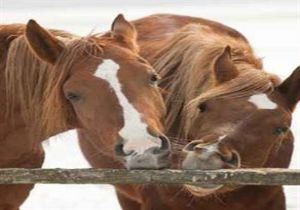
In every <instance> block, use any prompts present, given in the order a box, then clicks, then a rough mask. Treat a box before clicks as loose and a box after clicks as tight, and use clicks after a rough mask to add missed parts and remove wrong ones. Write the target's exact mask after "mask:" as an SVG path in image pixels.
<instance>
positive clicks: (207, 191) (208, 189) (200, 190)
mask: <svg viewBox="0 0 300 210" xmlns="http://www.w3.org/2000/svg"><path fill="white" fill-rule="evenodd" d="M222 187H223V185H206V186H201V187H200V186H194V185H185V188H186V190H187V191H188V192H190V193H191V194H192V195H194V196H197V197H204V196H208V195H211V194H213V193H215V192H216V191H217V190H219V189H221V188H222Z"/></svg>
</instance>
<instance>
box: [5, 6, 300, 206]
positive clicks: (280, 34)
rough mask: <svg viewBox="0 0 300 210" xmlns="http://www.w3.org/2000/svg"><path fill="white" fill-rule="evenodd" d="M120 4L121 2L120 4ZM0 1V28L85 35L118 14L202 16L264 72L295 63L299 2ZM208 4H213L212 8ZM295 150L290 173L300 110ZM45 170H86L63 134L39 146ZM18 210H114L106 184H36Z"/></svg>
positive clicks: (296, 191) (299, 144) (295, 192)
mask: <svg viewBox="0 0 300 210" xmlns="http://www.w3.org/2000/svg"><path fill="white" fill-rule="evenodd" d="M120 2H121V3H120ZM149 2H150V1H146V0H128V1H126V3H125V1H118V0H109V1H108V0H107V1H97V0H85V1H80V0H64V1H61V0H52V1H50V0H49V1H40V0H0V23H14V22H23V23H25V22H26V21H27V20H28V19H29V18H34V19H36V20H37V21H38V22H39V23H41V24H42V25H44V26H47V27H52V28H60V29H64V30H69V31H71V32H74V33H77V34H81V35H86V34H88V33H89V32H90V31H91V30H92V29H96V31H99V32H100V31H104V30H107V29H109V27H110V24H111V21H112V20H113V18H114V17H115V16H116V15H117V14H118V13H123V14H125V15H126V17H128V18H129V19H135V18H139V17H142V16H145V15H148V14H153V13H177V14H187V15H194V16H201V17H206V18H209V19H214V20H217V21H220V22H222V23H225V24H227V25H229V26H232V27H234V28H235V29H238V30H239V31H240V32H242V33H243V34H244V35H245V36H246V37H247V38H248V39H249V40H250V42H251V43H252V45H253V46H254V48H255V50H256V52H257V54H258V55H260V56H261V57H263V58H264V64H265V69H267V70H268V71H270V72H273V73H275V74H278V75H280V76H281V77H282V78H285V77H286V76H288V75H289V74H290V73H291V71H292V70H293V69H294V68H295V67H296V66H297V65H299V64H300V41H299V39H300V1H299V0H285V1H284V0H283V1H279V0H273V1H269V0H268V1H266V0H265V1H264V2H263V1H258V0H257V1H256V0H244V1H237V0H229V1H221V0H215V1H208V0H203V1H197V0H192V1H179V0H172V1H166V0H162V1H160V3H155V2H157V1H152V2H151V3H149ZM212 2H213V3H212ZM292 129H293V131H294V134H295V137H296V149H295V154H294V156H293V162H292V165H291V168H300V107H299V108H298V110H297V111H296V112H295V114H294V122H293V128H292ZM45 149H46V154H47V158H46V162H45V164H44V167H45V168H56V167H64V168H82V167H88V164H87V163H86V161H85V160H84V159H83V157H82V155H81V154H80V151H79V149H78V145H77V139H76V134H75V133H74V132H72V131H71V132H68V133H65V134H63V135H61V136H60V138H55V139H54V138H52V139H51V141H50V142H48V143H47V144H45ZM286 192H287V200H288V209H289V210H296V209H300V187H287V188H286ZM21 209H22V210H71V209H72V210H100V209H106V210H118V209H120V207H119V205H118V203H117V201H116V198H115V196H114V190H113V188H111V187H110V186H107V185H101V186H100V185H99V186H96V185H37V186H36V187H35V189H34V190H33V191H32V193H31V196H30V198H29V199H28V200H27V201H26V203H25V204H24V205H23V206H22V208H21Z"/></svg>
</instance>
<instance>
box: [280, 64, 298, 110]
mask: <svg viewBox="0 0 300 210" xmlns="http://www.w3.org/2000/svg"><path fill="white" fill-rule="evenodd" d="M277 90H279V92H280V93H281V94H282V95H283V96H284V97H285V99H286V102H287V105H288V108H289V109H290V110H291V111H293V110H294V109H295V107H296V105H297V103H298V101H299V100H300V66H298V67H297V68H296V69H295V70H294V72H293V73H292V74H291V75H290V76H289V77H288V78H287V79H286V80H284V81H283V83H281V85H279V86H278V87H277Z"/></svg>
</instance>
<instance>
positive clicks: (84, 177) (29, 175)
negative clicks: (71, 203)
mask: <svg viewBox="0 0 300 210" xmlns="http://www.w3.org/2000/svg"><path fill="white" fill-rule="evenodd" d="M30 183H41V184H193V185H201V184H203V183H205V184H208V183H210V184H230V185H300V170H291V169H239V170H215V171H200V170H117V169H0V184H30Z"/></svg>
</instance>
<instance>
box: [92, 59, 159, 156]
mask: <svg viewBox="0 0 300 210" xmlns="http://www.w3.org/2000/svg"><path fill="white" fill-rule="evenodd" d="M119 69H120V66H119V65H118V64H117V63H115V62H114V61H113V60H110V59H106V60H103V63H101V64H100V65H99V66H98V68H97V70H96V72H95V74H94V75H95V76H96V77H99V78H101V79H103V80H106V81H107V82H108V83H109V84H110V86H111V88H112V89H113V90H114V92H115V94H116V96H117V98H118V100H119V104H120V105H121V107H122V108H123V117H124V127H123V128H122V129H121V130H120V132H119V134H120V136H122V138H123V139H124V140H125V145H124V150H125V152H129V151H130V150H134V151H135V152H137V153H140V154H142V153H144V152H145V150H147V149H149V148H151V147H153V146H160V143H159V142H160V140H159V139H158V138H155V137H153V136H151V135H150V134H149V133H148V131H147V125H146V124H145V123H144V122H143V121H142V116H141V114H140V113H139V112H138V111H137V110H136V109H135V108H134V106H133V105H132V104H131V103H130V102H129V101H128V99H127V97H126V96H125V95H124V93H123V92H122V86H121V84H120V82H119V79H118V71H119Z"/></svg>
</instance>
